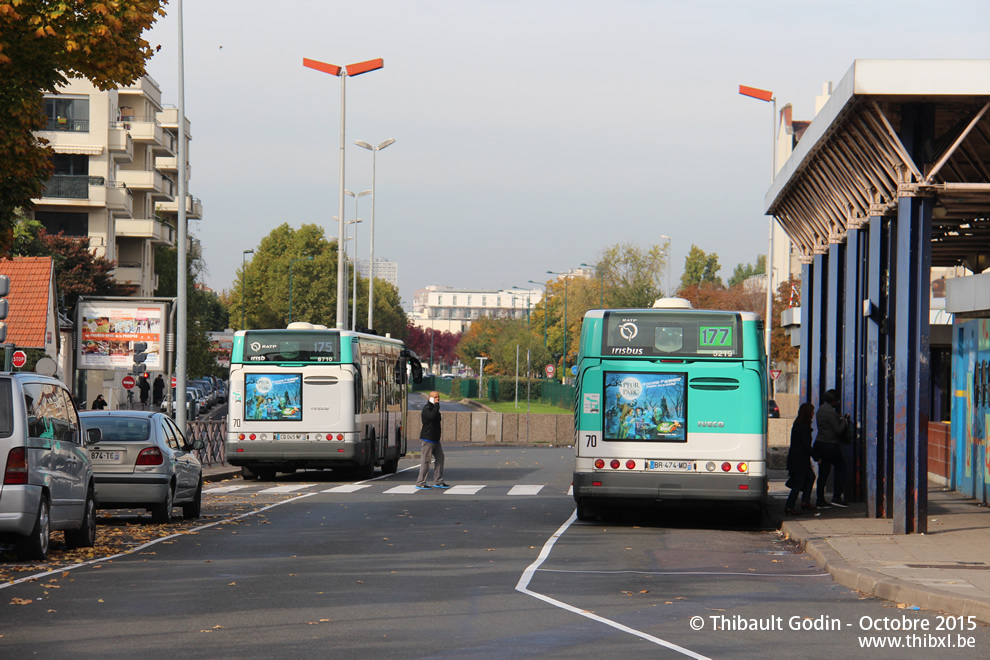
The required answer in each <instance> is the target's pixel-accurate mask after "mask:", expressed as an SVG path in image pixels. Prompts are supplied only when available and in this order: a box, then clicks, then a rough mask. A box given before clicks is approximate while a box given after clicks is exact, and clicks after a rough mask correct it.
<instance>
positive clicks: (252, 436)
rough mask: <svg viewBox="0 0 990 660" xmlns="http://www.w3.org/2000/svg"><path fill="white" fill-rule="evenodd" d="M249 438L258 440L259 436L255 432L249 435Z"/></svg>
mask: <svg viewBox="0 0 990 660" xmlns="http://www.w3.org/2000/svg"><path fill="white" fill-rule="evenodd" d="M248 438H249V439H251V440H257V439H258V436H256V435H255V434H254V433H252V434H251V435H249V436H248Z"/></svg>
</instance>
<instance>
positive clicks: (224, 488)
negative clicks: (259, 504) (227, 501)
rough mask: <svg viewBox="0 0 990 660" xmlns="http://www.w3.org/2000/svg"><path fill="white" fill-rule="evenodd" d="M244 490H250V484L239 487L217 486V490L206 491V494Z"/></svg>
mask: <svg viewBox="0 0 990 660" xmlns="http://www.w3.org/2000/svg"><path fill="white" fill-rule="evenodd" d="M242 488H250V485H249V484H241V485H238V486H217V487H216V488H210V489H209V490H204V491H203V492H204V493H209V494H213V493H233V492H234V491H235V490H240V489H242Z"/></svg>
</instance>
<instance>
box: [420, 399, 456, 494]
mask: <svg viewBox="0 0 990 660" xmlns="http://www.w3.org/2000/svg"><path fill="white" fill-rule="evenodd" d="M422 419H423V430H422V431H421V432H420V434H419V438H420V440H421V441H422V443H423V447H422V449H421V450H420V451H421V452H422V453H421V455H420V459H419V478H418V479H417V480H416V488H418V489H420V490H424V489H427V488H429V486H427V485H426V477H427V476H429V473H430V461H431V460H432V461H434V464H433V487H434V488H450V486H448V485H447V484H446V483H444V481H443V458H444V457H443V447H441V446H440V433H441V428H440V393H439V392H436V391H434V392H430V400H429V402H427V404H426V405H425V406H423V413H422Z"/></svg>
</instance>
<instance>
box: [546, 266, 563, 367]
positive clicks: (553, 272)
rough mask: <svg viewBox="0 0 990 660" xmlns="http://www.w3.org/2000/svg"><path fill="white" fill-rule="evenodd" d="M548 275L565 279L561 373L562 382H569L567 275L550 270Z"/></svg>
mask: <svg viewBox="0 0 990 660" xmlns="http://www.w3.org/2000/svg"><path fill="white" fill-rule="evenodd" d="M547 275H560V276H561V277H562V278H563V279H564V360H563V363H562V364H561V367H562V368H561V371H563V372H564V374H563V376H562V377H561V379H560V382H562V383H563V382H564V381H565V380H567V273H558V272H557V271H555V270H548V271H547Z"/></svg>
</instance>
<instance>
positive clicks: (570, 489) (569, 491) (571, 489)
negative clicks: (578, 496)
mask: <svg viewBox="0 0 990 660" xmlns="http://www.w3.org/2000/svg"><path fill="white" fill-rule="evenodd" d="M567 496H568V497H574V484H571V485H570V486H568V487H567Z"/></svg>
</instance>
